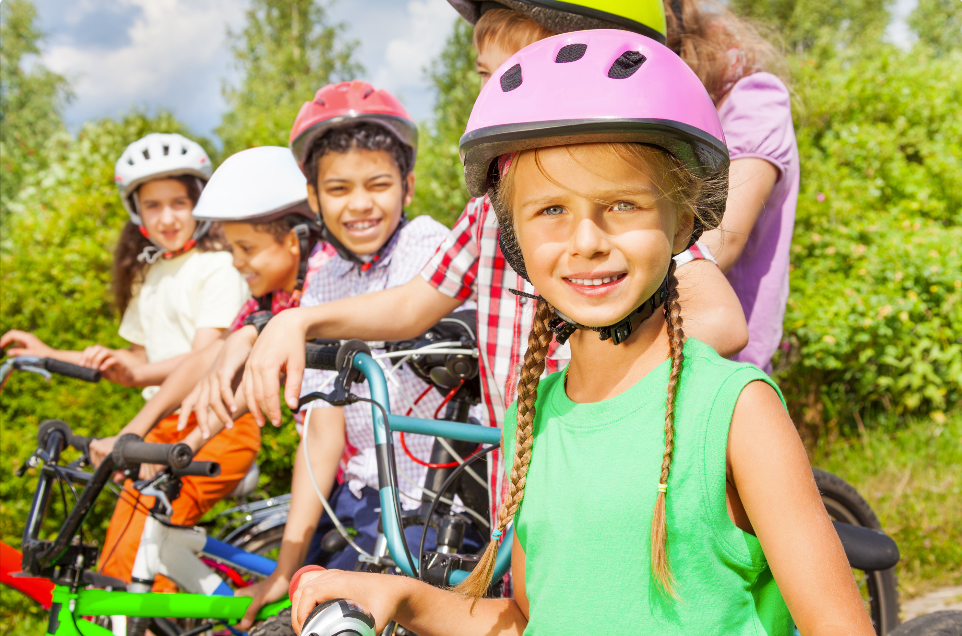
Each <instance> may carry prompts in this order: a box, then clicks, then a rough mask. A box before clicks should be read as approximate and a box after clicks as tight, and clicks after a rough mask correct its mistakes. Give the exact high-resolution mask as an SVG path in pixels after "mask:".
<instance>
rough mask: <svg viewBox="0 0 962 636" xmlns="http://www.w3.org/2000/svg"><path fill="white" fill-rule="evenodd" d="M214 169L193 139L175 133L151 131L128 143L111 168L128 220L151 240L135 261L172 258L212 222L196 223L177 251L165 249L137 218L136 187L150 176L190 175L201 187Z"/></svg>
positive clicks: (198, 236)
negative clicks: (190, 234)
mask: <svg viewBox="0 0 962 636" xmlns="http://www.w3.org/2000/svg"><path fill="white" fill-rule="evenodd" d="M211 172H213V168H212V167H211V165H210V157H208V156H207V153H206V152H205V151H204V149H203V148H202V147H201V146H200V144H198V143H197V142H195V141H191V140H190V139H187V138H186V137H184V136H183V135H178V134H177V133H151V134H149V135H147V136H146V137H144V138H143V139H138V140H137V141H135V142H134V143H132V144H130V145H129V146H127V149H126V150H124V153H123V154H122V155H120V159H118V160H117V165H116V166H115V167H114V181H115V182H116V183H117V189H118V190H119V191H120V200H121V201H123V204H124V208H126V209H127V214H129V215H130V220H131V221H132V222H133V223H134V225H137V226H139V227H140V232H141V234H143V235H144V237H146V238H147V240H149V241H150V242H151V245H149V246H147V247H145V248H144V251H143V253H141V254H140V256H138V257H137V258H138V260H142V261H146V262H147V263H153V262H154V261H156V260H157V259H158V258H160V257H161V256H162V257H164V258H171V257H173V256H177V255H178V254H182V253H184V252H186V251H187V250H189V249H191V248H193V247H194V245H196V244H197V240H198V239H200V238H201V237H202V236H204V235H205V234H207V232H208V231H209V230H210V226H211V224H210V223H209V222H205V223H199V224H198V225H197V228H196V229H195V230H194V234H193V236H191V238H190V240H189V241H187V243H186V244H184V246H183V247H182V248H180V249H179V250H175V251H172V252H170V251H166V249H165V248H164V247H163V246H162V245H161V244H160V243H158V242H157V241H155V240H154V239H153V238H151V236H150V235H149V234H148V233H147V229H146V228H145V227H144V223H143V219H141V218H140V205H139V203H138V201H137V188H138V187H140V186H141V185H143V184H144V183H146V182H147V181H151V180H153V179H163V178H164V177H182V176H191V177H195V178H196V179H197V182H198V184H200V189H201V190H203V189H204V184H206V183H207V180H208V179H210V175H211Z"/></svg>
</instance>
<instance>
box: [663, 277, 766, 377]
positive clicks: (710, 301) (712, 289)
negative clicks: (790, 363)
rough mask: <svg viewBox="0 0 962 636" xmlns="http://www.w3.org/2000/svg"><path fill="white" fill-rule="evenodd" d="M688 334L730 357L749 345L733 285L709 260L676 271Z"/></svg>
mask: <svg viewBox="0 0 962 636" xmlns="http://www.w3.org/2000/svg"><path fill="white" fill-rule="evenodd" d="M675 276H676V277H677V278H678V302H679V303H680V304H681V317H682V319H683V320H684V321H685V334H686V335H688V336H694V337H695V338H698V339H699V340H701V341H702V342H704V343H705V344H707V345H709V346H710V347H712V348H713V349H714V350H715V351H717V352H718V355H720V356H722V357H724V358H730V357H732V356H733V355H735V354H736V353H738V352H739V351H741V350H742V349H744V348H745V345H747V344H748V323H747V322H746V321H745V312H744V311H742V304H741V302H740V301H739V300H738V296H736V295H735V290H734V289H732V286H731V283H729V282H728V279H727V278H725V275H724V274H723V273H722V271H721V270H720V269H718V267H717V266H716V265H715V264H714V263H712V262H711V261H709V260H695V261H692V262H690V263H686V264H685V265H683V266H681V267H679V268H678V269H677V270H676V271H675Z"/></svg>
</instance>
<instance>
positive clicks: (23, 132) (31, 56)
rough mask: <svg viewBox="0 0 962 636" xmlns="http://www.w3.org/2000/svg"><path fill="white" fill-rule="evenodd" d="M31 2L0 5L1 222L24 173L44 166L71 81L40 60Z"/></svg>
mask: <svg viewBox="0 0 962 636" xmlns="http://www.w3.org/2000/svg"><path fill="white" fill-rule="evenodd" d="M36 22H37V10H36V8H34V6H33V4H32V3H31V2H30V1H29V0H7V2H4V3H3V4H0V221H2V219H3V218H4V217H6V215H7V212H8V210H7V204H8V203H9V202H10V201H11V200H12V199H13V197H14V196H16V194H17V191H18V190H19V189H20V184H21V182H22V181H23V179H24V176H25V175H28V174H31V173H33V172H35V171H36V170H39V169H41V168H43V165H44V164H43V155H42V154H40V152H39V151H40V149H41V148H42V147H43V145H44V144H45V143H46V142H47V140H48V139H50V138H51V137H52V136H53V135H55V134H56V133H57V132H60V131H62V130H63V123H62V122H61V120H60V112H61V109H62V108H63V106H64V104H65V103H66V101H67V99H68V98H69V97H70V91H69V88H68V86H67V81H66V80H65V79H64V78H63V77H61V76H60V75H57V74H56V73H53V72H51V71H49V70H47V69H46V68H44V67H43V65H42V64H39V63H38V62H37V60H36V57H35V56H36V55H37V54H39V52H40V49H39V46H40V43H41V42H42V40H43V33H41V32H40V30H39V29H38V28H37V25H36Z"/></svg>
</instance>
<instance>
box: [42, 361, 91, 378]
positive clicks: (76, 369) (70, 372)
mask: <svg viewBox="0 0 962 636" xmlns="http://www.w3.org/2000/svg"><path fill="white" fill-rule="evenodd" d="M42 366H43V368H44V369H46V370H47V371H50V372H51V373H57V374H59V375H65V376H67V377H68V378H76V379H78V380H83V381H84V382H100V371H98V370H97V369H91V368H89V367H81V366H79V365H76V364H71V363H69V362H63V361H62V360H54V359H53V358H44V359H43V364H42Z"/></svg>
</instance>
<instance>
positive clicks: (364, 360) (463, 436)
mask: <svg viewBox="0 0 962 636" xmlns="http://www.w3.org/2000/svg"><path fill="white" fill-rule="evenodd" d="M354 368H355V369H357V370H358V371H360V372H361V373H362V374H363V375H364V377H365V378H367V382H368V386H369V387H370V390H371V399H373V400H374V401H375V402H377V403H379V404H380V405H381V406H383V407H384V409H385V411H386V412H388V413H389V415H388V424H389V425H390V428H391V430H392V431H400V432H402V433H416V434H419V435H433V436H435V437H446V438H449V439H455V440H460V441H465V442H475V443H478V444H500V443H501V429H500V428H493V427H490V426H478V425H476V424H463V423H461V422H448V421H445V420H426V419H422V418H418V417H405V416H402V415H390V404H391V402H390V400H389V397H388V390H387V381H386V380H385V378H384V372H383V371H382V370H381V367H380V365H378V363H377V362H375V361H374V359H373V358H372V357H371V356H369V355H367V354H366V353H363V352H361V353H357V354H355V356H354ZM371 417H372V419H373V421H374V443H375V448H376V455H377V458H378V464H379V470H378V479H379V483H378V487H379V492H378V495H379V498H380V501H381V521H382V525H383V528H384V538H385V540H386V542H387V548H388V552H389V553H390V555H391V558H392V559H393V560H394V563H395V564H397V567H399V568H400V569H401V571H402V572H404V573H405V574H406V575H408V576H410V577H414V578H417V577H418V572H417V571H416V570H412V569H411V565H412V564H411V563H410V562H409V560H408V557H407V548H406V545H405V543H404V538H403V534H402V531H401V528H399V527H398V524H397V518H398V515H397V513H398V510H397V508H396V506H395V501H396V499H395V496H394V493H393V492H392V489H391V485H390V484H389V483H385V481H386V480H385V474H386V471H387V468H388V467H387V466H380V464H381V463H382V461H383V460H382V458H386V457H388V448H389V444H388V443H389V441H390V440H389V439H388V436H387V429H386V427H385V426H384V417H383V415H382V413H381V409H379V408H378V407H377V406H375V405H373V404H372V405H371ZM513 539H514V529H513V528H512V527H509V528H508V529H507V531H506V532H505V533H504V540H503V542H502V543H501V548H500V549H499V550H498V558H497V560H496V561H495V570H494V580H497V579H498V578H500V577H502V576H503V575H504V573H505V572H507V571H508V568H509V567H510V566H511V544H512V543H513ZM414 567H415V568H419V567H420V564H419V563H415V564H414ZM468 574H469V573H468V572H466V571H465V570H456V571H454V572H452V573H451V577H450V582H451V583H452V584H454V585H456V584H458V583H460V582H461V581H463V580H464V578H465V577H467V575H468Z"/></svg>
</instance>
